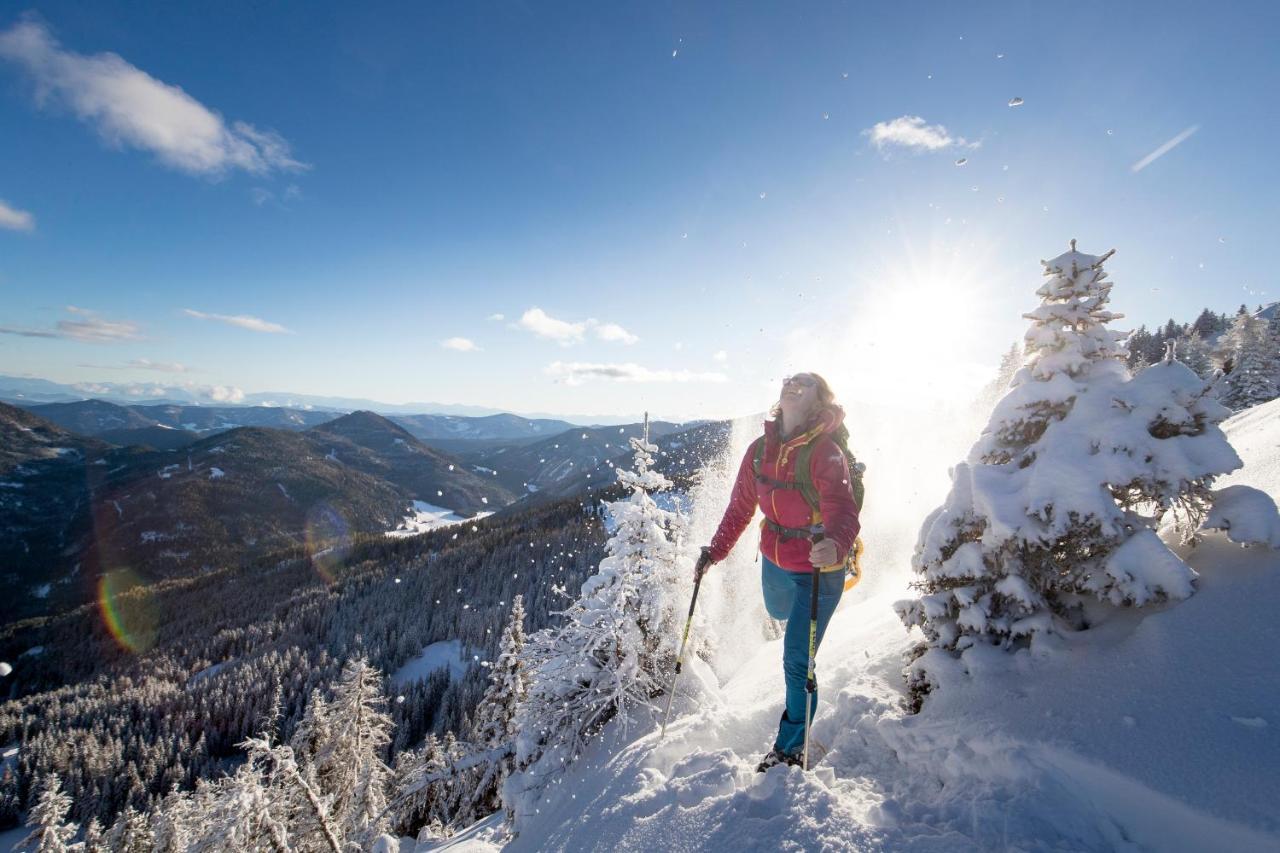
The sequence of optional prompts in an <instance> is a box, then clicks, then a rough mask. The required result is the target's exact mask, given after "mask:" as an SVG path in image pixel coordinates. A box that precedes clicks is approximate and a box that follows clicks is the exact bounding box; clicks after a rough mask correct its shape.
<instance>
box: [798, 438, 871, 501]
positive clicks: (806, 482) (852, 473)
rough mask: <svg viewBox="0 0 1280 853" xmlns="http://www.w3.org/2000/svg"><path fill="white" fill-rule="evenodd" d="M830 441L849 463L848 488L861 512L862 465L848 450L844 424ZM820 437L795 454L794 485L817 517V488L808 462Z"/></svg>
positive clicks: (818, 497) (862, 494) (864, 493)
mask: <svg viewBox="0 0 1280 853" xmlns="http://www.w3.org/2000/svg"><path fill="white" fill-rule="evenodd" d="M831 440H832V441H833V442H834V443H835V445H836V447H837V448H838V449H839V450H840V452H841V453H843V454H844V457H845V460H846V461H847V462H848V463H849V488H850V490H851V491H852V492H853V503H854V505H855V506H856V507H857V509H858V511H859V512H861V511H862V499H863V497H864V496H865V495H866V486H865V485H864V484H863V482H862V465H860V464H859V463H858V460H857V459H855V458H854V457H853V453H852V452H850V450H849V430H848V428H847V427H845V425H844V424H841V425H840V427H839V429H837V430H836V431H835V432H834V433H832V434H831ZM819 441H822V436H818V437H817V438H815V439H814V440H813V441H811V442H809V443H808V444H806V445H805V446H804V447H802V448H800V452H799V453H797V454H796V485H797V487H799V489H800V494H802V495H804V499H805V502H806V503H808V504H809V508H810V509H812V510H813V513H814V515H815V516H817V515H818V512H819V509H818V505H819V501H820V496H819V495H818V487H817V486H815V485H814V484H813V471H812V470H811V469H810V467H809V462H810V460H811V459H812V458H813V447H814V445H816V444H817V443H818V442H819Z"/></svg>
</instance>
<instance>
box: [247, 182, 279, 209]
mask: <svg viewBox="0 0 1280 853" xmlns="http://www.w3.org/2000/svg"><path fill="white" fill-rule="evenodd" d="M249 198H251V199H253V203H254V204H256V205H257V206H258V207H262V206H263V205H264V204H266V203H267V202H269V201H271V200H272V199H273V198H275V194H274V193H273V192H271V190H269V189H267V188H266V187H254V188H253V189H251V190H249Z"/></svg>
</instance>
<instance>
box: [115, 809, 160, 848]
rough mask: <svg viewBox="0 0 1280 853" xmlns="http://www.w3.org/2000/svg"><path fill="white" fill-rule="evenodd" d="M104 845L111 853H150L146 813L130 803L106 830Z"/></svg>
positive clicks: (149, 834) (150, 844)
mask: <svg viewBox="0 0 1280 853" xmlns="http://www.w3.org/2000/svg"><path fill="white" fill-rule="evenodd" d="M106 844H107V849H108V850H111V851H112V853H152V847H153V844H152V838H151V822H150V820H149V819H148V818H147V815H146V813H145V812H141V811H138V810H137V809H135V808H134V807H133V804H132V803H130V804H129V805H127V806H125V807H124V811H122V812H120V814H118V815H116V820H115V823H113V824H111V828H110V829H109V830H107V837H106Z"/></svg>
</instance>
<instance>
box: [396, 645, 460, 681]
mask: <svg viewBox="0 0 1280 853" xmlns="http://www.w3.org/2000/svg"><path fill="white" fill-rule="evenodd" d="M476 658H477V655H476V654H475V653H474V652H472V651H471V650H470V649H464V648H463V647H462V641H461V640H443V641H441V642H439V643H432V644H431V645H429V646H427V647H425V648H424V649H423V650H422V651H421V652H419V654H418V656H417V657H415V658H414V659H413V660H411V661H409V662H408V663H406V664H405V665H404V666H402V667H400V668H399V669H397V670H396V671H395V672H394V673H392V675H391V683H392V684H395V685H401V684H408V683H409V682H411V681H417V680H418V679H420V678H426V677H427V676H429V675H431V673H433V672H435V671H436V670H438V669H447V670H449V677H450V678H461V677H462V676H463V675H465V674H466V672H467V667H469V666H471V664H472V663H475V662H476Z"/></svg>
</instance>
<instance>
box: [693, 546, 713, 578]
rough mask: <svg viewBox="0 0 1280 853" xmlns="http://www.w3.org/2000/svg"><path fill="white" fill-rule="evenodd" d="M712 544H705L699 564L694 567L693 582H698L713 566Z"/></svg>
mask: <svg viewBox="0 0 1280 853" xmlns="http://www.w3.org/2000/svg"><path fill="white" fill-rule="evenodd" d="M712 562H713V560H712V559H711V546H710V545H703V546H702V554H701V555H700V556H699V557H698V562H697V564H696V565H695V566H694V567H693V582H694V583H697V582H698V581H700V580H702V576H703V575H705V574H706V573H707V569H709V568H711V563H712Z"/></svg>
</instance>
